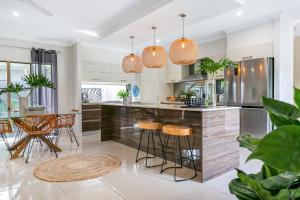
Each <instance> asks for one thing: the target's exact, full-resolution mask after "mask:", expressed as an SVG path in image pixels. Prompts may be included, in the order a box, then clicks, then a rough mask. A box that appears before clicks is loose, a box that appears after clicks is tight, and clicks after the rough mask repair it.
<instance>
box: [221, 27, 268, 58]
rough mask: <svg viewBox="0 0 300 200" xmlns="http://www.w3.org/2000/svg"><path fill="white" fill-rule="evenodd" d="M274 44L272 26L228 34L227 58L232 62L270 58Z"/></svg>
mask: <svg viewBox="0 0 300 200" xmlns="http://www.w3.org/2000/svg"><path fill="white" fill-rule="evenodd" d="M273 42H274V24H273V23H267V24H262V25H259V26H256V27H252V28H249V29H245V30H242V31H238V32H234V33H228V35H227V57H228V58H230V59H232V60H243V58H244V57H249V56H252V58H262V57H272V56H274V53H273Z"/></svg>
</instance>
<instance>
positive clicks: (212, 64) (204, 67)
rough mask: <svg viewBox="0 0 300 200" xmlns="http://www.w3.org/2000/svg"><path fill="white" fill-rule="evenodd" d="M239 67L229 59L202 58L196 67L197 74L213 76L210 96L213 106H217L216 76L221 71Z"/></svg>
mask: <svg viewBox="0 0 300 200" xmlns="http://www.w3.org/2000/svg"><path fill="white" fill-rule="evenodd" d="M237 66H238V65H237V63H235V62H234V61H232V60H230V59H228V58H221V59H220V60H218V61H215V60H213V59H212V58H209V57H205V58H202V59H201V60H200V62H199V64H198V65H197V66H196V72H198V73H199V72H201V73H207V74H211V75H212V83H213V84H212V91H211V95H210V99H211V100H212V104H213V105H216V97H215V96H216V85H215V82H216V81H215V74H216V73H217V71H219V70H223V69H225V68H227V67H234V68H236V67H237Z"/></svg>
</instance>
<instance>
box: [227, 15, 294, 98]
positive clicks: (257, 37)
mask: <svg viewBox="0 0 300 200" xmlns="http://www.w3.org/2000/svg"><path fill="white" fill-rule="evenodd" d="M227 57H228V58H230V59H232V60H243V58H245V57H252V58H262V57H274V58H275V75H274V76H275V77H274V89H275V91H274V92H275V98H276V99H279V100H282V101H286V102H290V103H291V102H292V101H293V98H292V96H293V95H292V91H293V88H292V86H293V24H292V23H291V22H290V21H289V20H288V19H287V18H286V17H285V16H284V15H283V14H281V15H280V16H279V17H278V18H276V19H274V21H273V22H271V23H267V24H262V25H259V26H255V27H252V28H249V29H246V30H242V31H238V32H234V33H229V34H228V36H227Z"/></svg>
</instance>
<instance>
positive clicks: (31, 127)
mask: <svg viewBox="0 0 300 200" xmlns="http://www.w3.org/2000/svg"><path fill="white" fill-rule="evenodd" d="M56 120H57V115H31V116H26V117H24V118H23V119H21V123H20V124H21V128H22V130H23V131H24V132H25V133H26V134H27V136H26V137H25V138H23V139H22V140H21V141H20V144H19V147H18V148H17V149H16V152H15V153H14V155H13V158H15V157H16V156H18V154H19V153H20V152H21V151H22V150H24V149H27V157H26V163H27V162H28V159H29V156H30V154H31V150H32V147H33V143H34V141H35V140H36V139H38V140H39V141H42V142H44V143H45V144H46V145H47V146H48V147H49V149H50V150H51V151H54V153H55V155H56V157H58V156H57V151H61V150H60V149H59V148H58V147H57V146H55V145H54V144H53V143H52V142H51V141H50V140H49V138H48V136H49V135H50V134H51V133H52V132H53V130H54V129H55V127H56ZM24 152H25V150H24Z"/></svg>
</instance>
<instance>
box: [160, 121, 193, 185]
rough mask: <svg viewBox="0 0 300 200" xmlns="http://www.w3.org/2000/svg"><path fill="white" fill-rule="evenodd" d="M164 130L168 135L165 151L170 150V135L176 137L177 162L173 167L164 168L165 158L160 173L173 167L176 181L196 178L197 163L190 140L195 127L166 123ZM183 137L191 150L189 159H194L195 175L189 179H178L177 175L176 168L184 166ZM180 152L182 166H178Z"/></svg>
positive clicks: (175, 157) (175, 159)
mask: <svg viewBox="0 0 300 200" xmlns="http://www.w3.org/2000/svg"><path fill="white" fill-rule="evenodd" d="M162 132H163V133H164V134H165V135H166V140H165V144H164V147H165V149H164V152H165V153H167V151H168V143H169V138H170V137H173V138H174V141H175V153H174V163H175V165H174V166H172V167H166V168H163V166H164V160H163V163H162V165H161V171H160V173H163V172H164V171H165V170H167V169H171V168H173V169H174V181H175V182H179V181H186V180H189V179H193V178H195V177H196V176H197V171H196V165H195V161H194V156H193V152H192V147H191V143H190V140H189V136H191V135H192V133H193V129H192V128H190V127H185V126H178V125H164V126H163V127H162ZM181 138H182V139H183V140H184V142H185V144H186V148H187V149H188V151H189V155H190V156H189V158H188V159H189V160H191V161H192V163H193V169H194V175H193V176H192V177H191V178H187V179H177V176H176V170H177V169H178V168H182V166H183V159H182V151H181V144H180V139H181ZM178 153H179V158H180V166H177V161H178V160H177V158H178Z"/></svg>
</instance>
